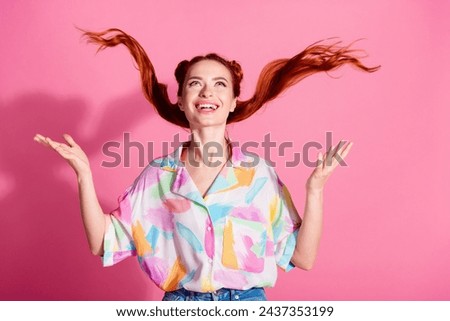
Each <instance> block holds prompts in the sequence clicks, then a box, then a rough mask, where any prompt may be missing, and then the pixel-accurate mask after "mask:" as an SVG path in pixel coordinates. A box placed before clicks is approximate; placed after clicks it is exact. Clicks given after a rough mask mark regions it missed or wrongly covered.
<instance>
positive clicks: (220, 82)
mask: <svg viewBox="0 0 450 321" xmlns="http://www.w3.org/2000/svg"><path fill="white" fill-rule="evenodd" d="M216 84H217V85H220V86H224V87H226V86H227V84H225V83H224V82H223V81H218V82H216Z"/></svg>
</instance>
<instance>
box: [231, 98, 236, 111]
mask: <svg viewBox="0 0 450 321" xmlns="http://www.w3.org/2000/svg"><path fill="white" fill-rule="evenodd" d="M236 104H237V97H236V98H234V99H233V101H232V102H231V108H230V113H232V112H233V111H234V110H235V109H236Z"/></svg>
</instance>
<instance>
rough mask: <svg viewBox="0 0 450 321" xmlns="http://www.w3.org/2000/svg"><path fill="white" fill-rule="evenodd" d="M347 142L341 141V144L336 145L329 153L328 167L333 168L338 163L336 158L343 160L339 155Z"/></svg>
mask: <svg viewBox="0 0 450 321" xmlns="http://www.w3.org/2000/svg"><path fill="white" fill-rule="evenodd" d="M345 143H346V141H345V140H342V139H341V140H340V141H339V143H337V144H336V145H334V146H333V147H332V148H331V150H330V153H329V157H328V160H327V165H328V166H333V165H334V164H335V162H336V161H337V160H336V158H341V157H340V155H339V152H340V150H341V149H342V147H343V146H344V145H345Z"/></svg>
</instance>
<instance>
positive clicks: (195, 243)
mask: <svg viewBox="0 0 450 321" xmlns="http://www.w3.org/2000/svg"><path fill="white" fill-rule="evenodd" d="M177 230H178V233H180V235H181V237H183V238H184V239H185V240H186V241H187V242H188V243H189V245H190V246H192V248H193V249H194V251H195V252H202V251H203V246H202V244H201V243H200V241H199V240H198V238H197V237H196V236H195V235H194V233H192V231H191V230H190V229H188V228H187V227H186V226H184V225H183V224H181V223H179V222H177Z"/></svg>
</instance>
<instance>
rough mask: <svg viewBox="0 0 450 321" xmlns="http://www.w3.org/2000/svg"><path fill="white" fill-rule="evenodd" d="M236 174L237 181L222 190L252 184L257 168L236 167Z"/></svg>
mask: <svg viewBox="0 0 450 321" xmlns="http://www.w3.org/2000/svg"><path fill="white" fill-rule="evenodd" d="M234 175H235V176H236V180H237V183H236V184H234V185H232V186H230V187H228V188H225V189H223V190H221V191H220V192H221V193H222V192H226V191H229V190H232V189H235V188H238V187H241V186H250V184H251V183H252V180H253V177H254V176H255V169H254V168H250V169H246V168H234Z"/></svg>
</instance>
